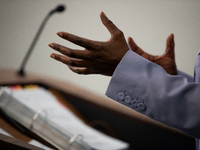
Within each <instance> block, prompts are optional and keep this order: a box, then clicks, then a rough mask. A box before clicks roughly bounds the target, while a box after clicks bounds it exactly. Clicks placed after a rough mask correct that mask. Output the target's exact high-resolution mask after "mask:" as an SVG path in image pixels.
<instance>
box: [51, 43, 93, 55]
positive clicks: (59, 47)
mask: <svg viewBox="0 0 200 150" xmlns="http://www.w3.org/2000/svg"><path fill="white" fill-rule="evenodd" d="M49 47H51V48H52V49H54V50H56V51H58V52H60V53H61V54H63V55H65V56H68V57H71V58H78V59H87V58H90V57H91V56H90V52H89V51H88V50H74V49H70V48H68V47H65V46H62V45H60V44H56V43H50V44H49Z"/></svg>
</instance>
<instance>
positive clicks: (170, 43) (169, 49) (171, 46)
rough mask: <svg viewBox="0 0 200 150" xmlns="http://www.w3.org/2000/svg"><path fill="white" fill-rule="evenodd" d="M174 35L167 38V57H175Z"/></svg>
mask: <svg viewBox="0 0 200 150" xmlns="http://www.w3.org/2000/svg"><path fill="white" fill-rule="evenodd" d="M174 47H175V44H174V34H170V35H169V36H168V38H167V42H166V50H165V55H168V56H170V57H173V56H174Z"/></svg>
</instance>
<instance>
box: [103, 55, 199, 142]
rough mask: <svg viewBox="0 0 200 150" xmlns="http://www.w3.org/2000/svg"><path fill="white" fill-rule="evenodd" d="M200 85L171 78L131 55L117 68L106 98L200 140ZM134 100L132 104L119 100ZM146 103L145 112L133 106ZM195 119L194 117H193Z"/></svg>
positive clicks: (152, 65)
mask: <svg viewBox="0 0 200 150" xmlns="http://www.w3.org/2000/svg"><path fill="white" fill-rule="evenodd" d="M199 91H200V84H197V83H189V82H188V81H187V78H185V77H183V76H181V75H174V76H171V75H169V74H167V73H166V72H165V70H164V69H163V68H161V67H160V66H158V65H156V64H154V63H152V62H150V61H148V60H146V59H144V58H142V57H140V56H139V55H137V54H135V53H134V52H132V51H128V52H127V53H126V55H125V56H124V58H123V59H122V61H121V62H120V64H119V65H118V66H117V68H116V70H115V72H114V74H113V77H112V79H111V82H110V84H109V86H108V89H107V92H106V95H107V96H108V97H110V98H112V99H114V100H116V101H118V102H120V103H122V104H124V105H126V106H128V107H130V108H132V109H134V110H136V111H139V112H140V113H142V114H145V115H147V116H149V117H151V118H153V119H155V120H157V121H160V122H162V123H164V124H167V125H169V126H172V127H175V128H178V129H180V130H182V131H184V132H186V133H188V134H190V135H193V136H194V137H198V138H200V129H199V126H200V117H199V115H198V114H199V113H200V109H199V107H198V106H200V101H199ZM120 92H122V93H124V95H125V96H131V99H132V101H131V102H130V103H127V102H125V97H124V99H123V96H122V97H121V100H120V99H119V97H118V96H117V95H118V94H119V93H120ZM133 100H136V101H137V103H138V104H139V103H143V104H144V106H145V109H143V110H142V109H140V107H139V106H137V105H135V103H132V102H133ZM191 116H192V117H191Z"/></svg>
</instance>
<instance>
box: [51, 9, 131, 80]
mask: <svg viewBox="0 0 200 150" xmlns="http://www.w3.org/2000/svg"><path fill="white" fill-rule="evenodd" d="M100 18H101V21H102V23H103V24H104V26H105V27H106V28H107V29H108V30H109V32H110V34H111V38H110V39H109V40H108V41H104V42H102V41H92V40H89V39H86V38H82V37H79V36H76V35H73V34H70V33H66V32H58V33H57V34H58V36H60V37H61V38H63V39H65V40H68V41H70V42H72V43H74V44H76V45H79V46H81V47H83V48H85V49H84V50H77V49H71V48H69V47H66V46H62V45H59V44H56V43H50V44H49V46H50V47H51V48H53V49H54V50H56V51H58V52H60V53H61V54H63V55H60V54H55V53H52V54H51V55H50V56H51V57H52V58H54V59H56V60H58V61H60V62H62V63H64V64H66V65H67V66H68V67H69V68H70V69H71V70H72V71H73V72H75V73H78V74H102V75H108V76H112V74H113V72H114V70H115V68H116V66H117V65H118V63H119V62H120V60H121V59H122V57H123V56H124V54H125V53H126V52H127V51H128V50H129V47H128V44H127V42H126V40H125V38H124V35H123V32H122V31H120V30H119V29H118V28H117V27H116V26H115V25H114V24H113V23H112V22H111V21H110V20H109V19H108V18H107V17H106V15H105V14H104V13H103V12H101V14H100Z"/></svg>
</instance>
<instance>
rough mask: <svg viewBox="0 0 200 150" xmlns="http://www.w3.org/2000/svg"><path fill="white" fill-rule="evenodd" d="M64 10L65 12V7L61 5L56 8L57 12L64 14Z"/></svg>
mask: <svg viewBox="0 0 200 150" xmlns="http://www.w3.org/2000/svg"><path fill="white" fill-rule="evenodd" d="M64 10H65V6H63V5H59V6H58V7H57V8H56V10H55V11H58V12H62V11H64Z"/></svg>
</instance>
